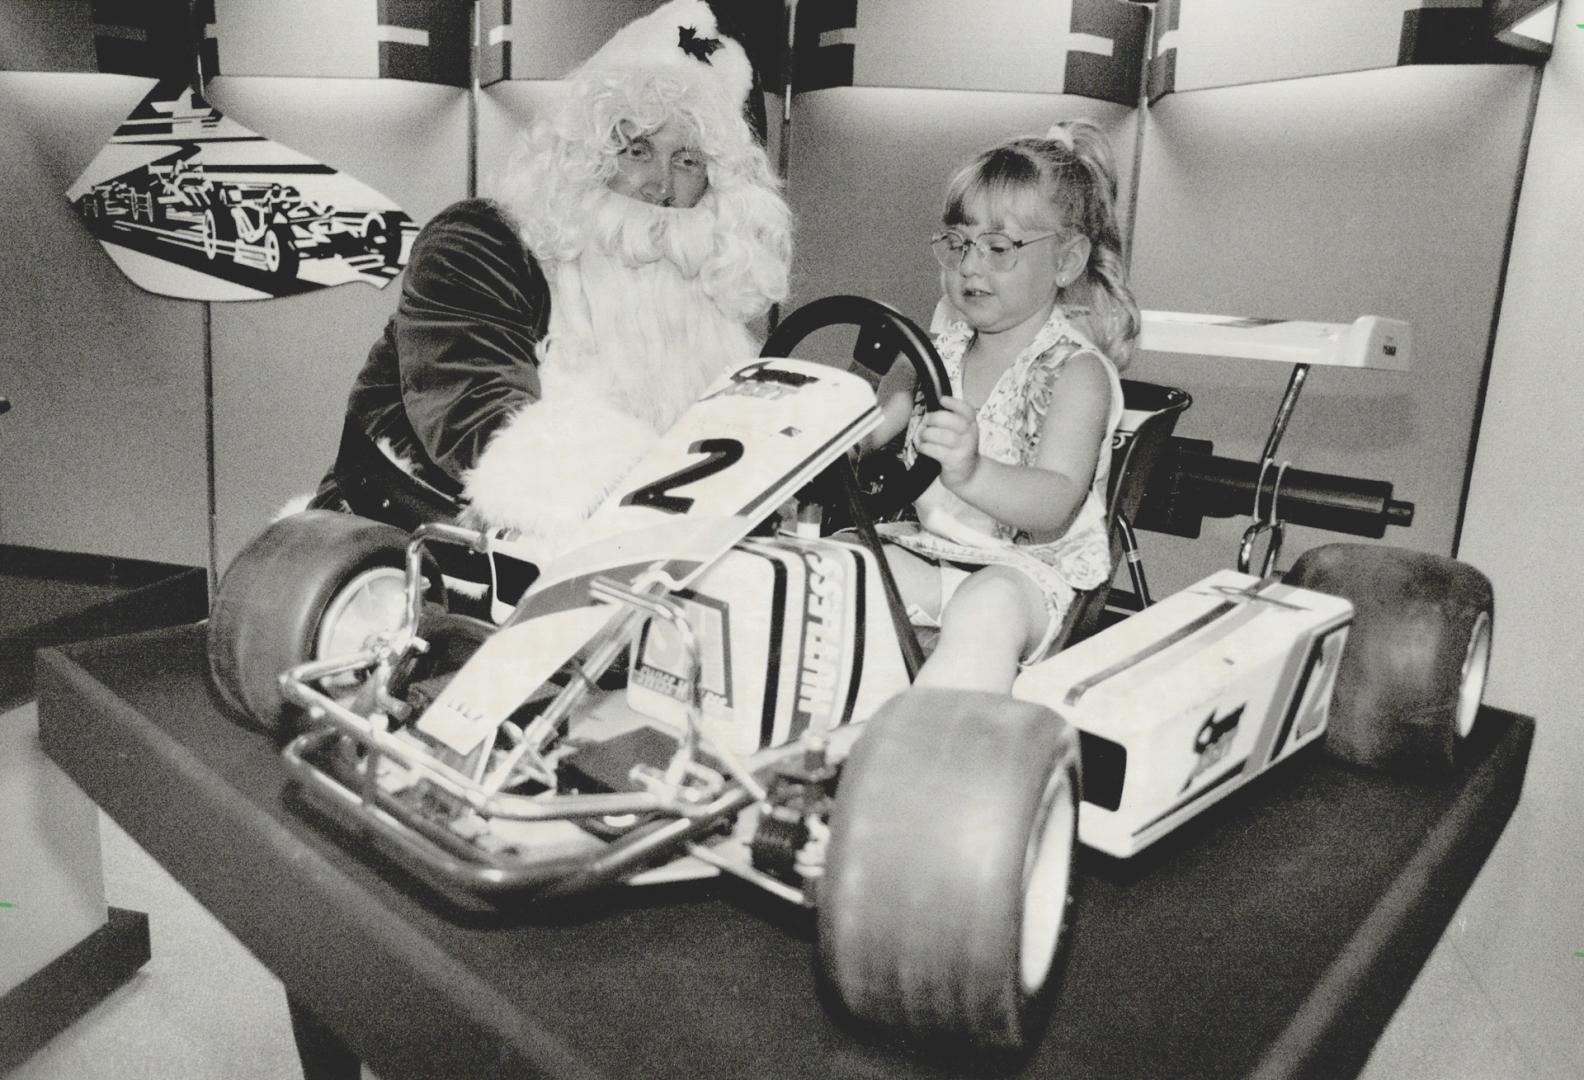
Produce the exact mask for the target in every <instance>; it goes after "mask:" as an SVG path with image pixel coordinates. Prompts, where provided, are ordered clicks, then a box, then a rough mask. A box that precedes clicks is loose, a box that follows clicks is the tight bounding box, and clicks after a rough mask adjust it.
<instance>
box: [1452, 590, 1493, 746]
mask: <svg viewBox="0 0 1584 1080" xmlns="http://www.w3.org/2000/svg"><path fill="white" fill-rule="evenodd" d="M1490 648H1491V614H1490V612H1488V611H1482V612H1480V613H1479V618H1477V619H1475V620H1474V629H1473V630H1472V631H1470V632H1469V645H1468V653H1467V654H1466V655H1465V656H1464V657H1463V676H1462V681H1461V682H1460V684H1459V686H1458V712H1457V734H1458V738H1459V739H1466V738H1468V735H1469V732H1471V731H1473V730H1474V718H1475V717H1477V716H1478V715H1479V708H1480V702H1481V701H1483V700H1484V698H1485V674H1486V672H1488V671H1489V670H1490Z"/></svg>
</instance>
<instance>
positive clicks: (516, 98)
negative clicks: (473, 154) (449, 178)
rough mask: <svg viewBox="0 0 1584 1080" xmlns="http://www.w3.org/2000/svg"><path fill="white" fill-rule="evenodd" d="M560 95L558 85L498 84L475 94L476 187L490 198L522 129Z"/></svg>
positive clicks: (538, 83) (532, 82) (559, 86)
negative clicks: (477, 103) (476, 122)
mask: <svg viewBox="0 0 1584 1080" xmlns="http://www.w3.org/2000/svg"><path fill="white" fill-rule="evenodd" d="M560 94H561V84H560V83H559V82H537V81H529V80H524V81H520V82H499V83H496V84H494V85H493V86H487V87H485V88H484V89H483V90H482V91H481V92H480V93H479V108H478V187H479V194H480V195H492V194H494V192H495V187H496V184H497V182H498V181H499V179H500V177H501V173H502V171H503V170H504V169H505V167H506V163H507V161H508V160H509V159H510V158H511V154H512V151H513V149H514V148H515V147H516V146H517V140H518V136H519V135H520V133H521V132H522V129H523V128H524V127H526V126H527V125H528V124H529V123H531V122H532V121H533V118H534V117H535V116H537V115H538V114H539V113H540V112H541V111H542V110H544V109H546V108H549V107H551V106H552V105H553V103H554V102H555V101H557V100H558V99H559V97H560Z"/></svg>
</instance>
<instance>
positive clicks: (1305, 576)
mask: <svg viewBox="0 0 1584 1080" xmlns="http://www.w3.org/2000/svg"><path fill="white" fill-rule="evenodd" d="M1283 579H1284V580H1285V581H1286V582H1287V584H1289V585H1298V586H1301V587H1303V588H1306V589H1313V590H1315V591H1316V592H1324V593H1331V594H1333V595H1336V596H1342V597H1345V598H1346V599H1348V600H1350V601H1352V603H1353V612H1354V614H1353V625H1352V627H1351V628H1350V629H1349V630H1348V639H1347V647H1346V649H1344V650H1343V653H1342V662H1341V667H1340V669H1339V670H1338V672H1337V679H1336V690H1335V692H1334V693H1333V695H1332V698H1331V714H1330V719H1329V720H1328V722H1327V725H1326V736H1325V741H1326V747H1327V749H1328V750H1329V752H1330V753H1331V754H1333V755H1334V756H1336V757H1338V758H1341V759H1342V760H1344V761H1349V762H1352V763H1354V764H1357V765H1366V766H1370V767H1372V768H1377V769H1384V770H1388V771H1392V772H1397V773H1402V774H1407V775H1413V776H1425V777H1438V776H1444V775H1446V774H1448V773H1450V772H1451V771H1452V769H1453V768H1455V766H1456V764H1457V752H1458V747H1459V746H1460V745H1461V744H1462V742H1463V740H1464V739H1465V738H1467V737H1468V735H1469V733H1470V731H1472V730H1473V727H1474V720H1475V717H1476V716H1477V715H1478V714H1479V708H1480V701H1481V699H1482V698H1483V696H1484V692H1485V676H1486V672H1487V670H1488V669H1489V666H1490V649H1491V628H1492V625H1493V621H1494V599H1493V594H1492V590H1491V583H1490V579H1488V578H1487V577H1486V576H1485V575H1484V574H1482V573H1480V571H1478V570H1476V569H1475V568H1474V567H1472V566H1470V565H1468V564H1467V563H1463V562H1459V561H1457V560H1456V559H1449V558H1446V557H1444V556H1440V555H1430V554H1427V553H1425V552H1418V551H1407V550H1404V549H1402V548H1394V547H1386V546H1380V545H1371V544H1325V545H1322V546H1321V547H1317V548H1313V549H1311V550H1309V551H1307V552H1305V553H1304V554H1303V556H1302V557H1300V558H1299V560H1298V561H1297V562H1296V563H1294V564H1293V567H1292V569H1291V570H1289V571H1287V573H1286V574H1285V575H1284V578H1283Z"/></svg>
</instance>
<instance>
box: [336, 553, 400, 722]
mask: <svg viewBox="0 0 1584 1080" xmlns="http://www.w3.org/2000/svg"><path fill="white" fill-rule="evenodd" d="M406 610H407V575H406V574H405V573H404V572H403V571H401V570H398V569H397V568H396V567H394V566H376V567H373V568H371V569H368V570H365V571H363V572H362V573H361V574H359V575H358V576H357V577H355V578H353V579H352V580H351V581H350V582H348V583H347V585H346V587H345V588H344V589H342V590H341V591H340V592H338V593H337V594H336V595H335V598H334V599H333V600H331V601H330V604H329V606H328V607H326V608H325V613H324V617H323V618H321V619H320V620H319V636H318V640H317V642H316V643H315V648H314V658H315V659H323V658H325V657H333V656H348V655H351V654H352V653H355V652H357V651H358V650H359V649H362V648H363V647H364V646H365V645H367V644H368V642H369V641H370V640H371V639H372V638H373V637H374V636H375V635H377V634H385V633H390V632H391V631H393V630H396V629H397V628H399V627H400V626H401V624H402V619H403V617H404V616H405V615H406ZM323 685H324V688H325V690H326V691H327V692H330V693H331V694H332V695H334V694H335V693H336V692H337V691H338V690H345V689H350V688H352V687H355V686H356V685H357V679H356V678H355V677H353V676H342V677H341V678H338V679H326V680H324V683H323Z"/></svg>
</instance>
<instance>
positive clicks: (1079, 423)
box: [918, 353, 1111, 537]
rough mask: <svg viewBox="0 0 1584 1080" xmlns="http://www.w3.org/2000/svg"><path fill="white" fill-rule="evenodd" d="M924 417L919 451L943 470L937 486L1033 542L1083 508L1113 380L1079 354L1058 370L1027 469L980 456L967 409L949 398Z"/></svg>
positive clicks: (1061, 526) (1065, 523) (1057, 532)
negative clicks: (1033, 457) (1018, 530)
mask: <svg viewBox="0 0 1584 1080" xmlns="http://www.w3.org/2000/svg"><path fill="white" fill-rule="evenodd" d="M943 405H944V407H943V408H942V410H941V411H940V412H938V413H931V414H930V415H929V416H928V417H926V418H925V421H924V424H923V426H922V427H921V429H920V431H919V437H918V448H919V452H920V453H923V454H928V455H929V456H930V457H932V458H935V459H936V460H938V461H939V462H940V463H941V483H942V484H944V485H945V486H946V488H947V490H949V491H951V492H953V493H954V494H955V495H957V497H958V498H960V499H962V500H963V501H964V502H966V503H968V504H969V505H970V506H974V507H976V508H978V509H980V510H983V511H984V512H985V513H987V514H989V515H990V516H991V517H993V518H995V519H996V520H997V521H1001V522H1004V523H1005V524H1007V525H1010V526H1012V527H1013V528H1014V529H1020V530H1024V531H1026V532H1029V533H1031V534H1033V535H1034V536H1035V537H1051V536H1059V535H1061V533H1063V532H1064V531H1065V530H1066V529H1067V528H1068V526H1070V525H1071V524H1072V521H1073V518H1075V517H1076V516H1077V514H1078V510H1079V508H1081V507H1082V506H1083V501H1084V498H1085V496H1086V495H1087V494H1088V492H1089V488H1090V485H1091V484H1093V483H1094V474H1095V468H1096V466H1097V465H1098V464H1099V461H1100V454H1101V452H1102V448H1101V445H1100V443H1101V440H1102V439H1103V438H1104V437H1105V430H1106V420H1107V418H1108V416H1109V414H1110V406H1111V380H1110V378H1109V377H1108V376H1107V374H1106V371H1105V367H1104V365H1103V364H1102V362H1101V361H1100V359H1099V358H1098V357H1096V356H1094V355H1093V354H1092V353H1078V354H1076V355H1074V356H1073V357H1072V358H1071V359H1069V360H1068V361H1067V363H1066V364H1065V365H1063V369H1062V373H1061V376H1060V378H1059V380H1058V381H1057V383H1056V386H1055V388H1054V392H1053V393H1052V394H1051V400H1050V406H1049V408H1048V409H1047V410H1046V413H1045V421H1044V425H1043V427H1042V428H1041V430H1040V442H1039V452H1038V454H1037V455H1036V457H1035V461H1034V464H1033V465H1032V466H1022V465H1005V464H1003V463H1001V462H999V461H992V460H990V459H989V458H985V457H980V456H979V429H978V424H977V423H976V421H975V420H974V411H973V408H972V406H970V405H968V404H967V403H966V402H964V401H962V400H960V399H958V398H947V399H945V401H944V402H943Z"/></svg>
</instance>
